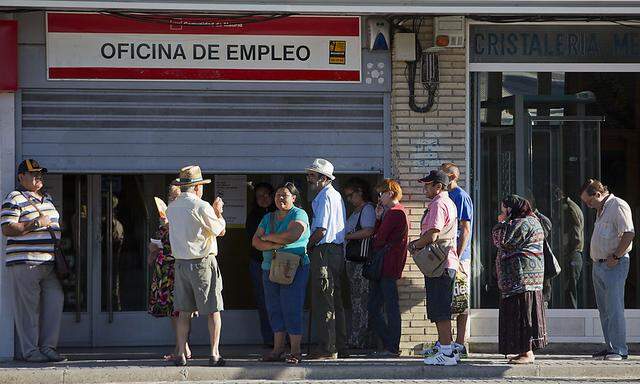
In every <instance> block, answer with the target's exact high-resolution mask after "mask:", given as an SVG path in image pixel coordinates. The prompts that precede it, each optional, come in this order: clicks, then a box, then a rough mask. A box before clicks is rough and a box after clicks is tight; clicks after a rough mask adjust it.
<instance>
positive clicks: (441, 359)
mask: <svg viewBox="0 0 640 384" xmlns="http://www.w3.org/2000/svg"><path fill="white" fill-rule="evenodd" d="M424 363H425V364H426V365H458V362H457V361H456V357H455V353H452V354H451V355H445V354H444V353H443V352H442V351H439V352H438V353H436V354H435V355H433V356H429V357H425V359H424Z"/></svg>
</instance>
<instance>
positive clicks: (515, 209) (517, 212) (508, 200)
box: [502, 194, 533, 219]
mask: <svg viewBox="0 0 640 384" xmlns="http://www.w3.org/2000/svg"><path fill="white" fill-rule="evenodd" d="M502 204H504V206H505V207H507V208H511V214H510V215H509V216H510V218H511V219H518V218H522V217H526V216H529V215H533V210H532V209H531V203H529V200H527V199H525V198H524V197H522V196H518V195H515V194H513V195H508V196H506V197H505V198H504V199H502Z"/></svg>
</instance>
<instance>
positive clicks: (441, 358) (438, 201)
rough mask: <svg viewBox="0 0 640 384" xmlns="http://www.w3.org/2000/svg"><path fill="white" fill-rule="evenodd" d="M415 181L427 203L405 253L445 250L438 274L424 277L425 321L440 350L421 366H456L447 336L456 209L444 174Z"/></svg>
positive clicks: (434, 173) (454, 268) (454, 261)
mask: <svg viewBox="0 0 640 384" xmlns="http://www.w3.org/2000/svg"><path fill="white" fill-rule="evenodd" d="M418 181H419V182H421V183H423V185H424V191H425V194H426V196H427V198H428V199H430V200H431V202H430V203H429V208H428V209H427V210H426V211H425V214H424V215H423V217H422V223H421V226H420V233H421V235H420V238H419V239H417V240H414V241H412V242H411V243H410V244H409V251H410V252H412V253H414V252H415V251H417V250H419V249H422V248H424V247H426V246H428V245H430V244H433V243H436V241H437V242H438V244H439V245H441V246H446V247H447V248H448V250H449V252H448V254H447V259H446V260H445V262H444V263H445V264H444V271H443V273H442V275H441V276H438V277H425V287H426V291H427V318H428V319H429V320H431V322H433V323H436V327H437V329H438V342H439V345H440V347H439V348H437V349H434V351H433V355H431V356H427V357H426V358H425V359H424V363H425V364H427V365H456V364H457V359H456V357H455V355H454V349H453V347H454V346H453V339H452V335H451V304H452V302H453V288H454V283H455V278H456V272H457V270H458V264H459V261H458V253H457V250H456V249H457V247H456V238H457V231H458V214H457V209H456V205H455V204H454V202H453V200H451V199H450V198H449V193H448V192H447V190H448V188H449V176H448V175H447V174H446V173H444V172H442V171H439V170H438V171H431V172H430V173H429V174H428V175H427V176H425V177H423V178H422V179H420V180H418Z"/></svg>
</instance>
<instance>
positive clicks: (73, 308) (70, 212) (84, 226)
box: [45, 174, 92, 346]
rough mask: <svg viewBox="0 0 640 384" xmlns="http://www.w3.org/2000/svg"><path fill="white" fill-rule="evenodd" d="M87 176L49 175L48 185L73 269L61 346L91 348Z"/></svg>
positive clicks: (67, 283)
mask: <svg viewBox="0 0 640 384" xmlns="http://www.w3.org/2000/svg"><path fill="white" fill-rule="evenodd" d="M87 183H88V177H87V176H85V175H60V174H57V175H56V174H49V175H47V176H46V180H45V185H46V187H47V192H48V193H49V194H51V196H52V197H53V199H54V203H55V205H56V208H58V211H59V212H60V215H61V219H60V220H61V222H60V224H61V227H62V240H61V246H62V249H63V252H64V254H65V256H66V258H67V261H68V262H69V265H70V267H71V269H72V273H71V275H70V276H69V278H67V279H65V280H64V281H62V289H63V291H64V309H63V311H64V313H63V316H62V326H61V332H60V345H62V346H67V345H72V346H90V345H91V329H92V328H91V325H92V318H91V311H90V308H91V305H92V296H91V287H90V284H88V282H89V279H88V276H89V270H90V263H89V260H90V257H89V255H90V246H89V245H90V243H89V241H88V239H89V237H90V235H89V229H90V226H91V216H90V215H89V207H88V201H89V196H88V193H87Z"/></svg>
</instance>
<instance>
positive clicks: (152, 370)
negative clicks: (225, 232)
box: [0, 359, 640, 384]
mask: <svg viewBox="0 0 640 384" xmlns="http://www.w3.org/2000/svg"><path fill="white" fill-rule="evenodd" d="M227 362H228V366H226V367H222V368H214V367H207V366H206V363H207V361H206V360H195V361H192V365H190V366H187V367H181V368H178V367H172V366H166V365H158V364H157V362H156V361H153V362H149V365H145V366H140V365H139V364H145V362H141V361H137V362H136V364H138V365H131V361H121V362H95V361H93V362H85V363H82V362H73V363H72V364H76V363H78V364H80V365H81V364H85V365H86V364H88V365H87V366H71V365H70V364H69V363H63V365H58V366H54V367H42V368H35V367H23V366H22V367H2V368H0V384H4V383H7V384H9V383H11V384H13V383H20V384H40V383H43V384H44V383H47V384H56V383H60V384H76V383H78V384H80V383H94V384H102V383H130V382H141V383H142V382H166V381H176V382H180V381H217V380H219V381H225V380H281V381H292V380H352V379H396V380H403V379H406V380H411V379H413V380H415V379H458V378H467V379H469V378H473V379H499V378H543V379H561V378H571V379H576V378H581V379H637V378H639V377H640V364H638V363H637V362H636V361H627V362H619V363H618V362H607V363H608V364H606V365H605V364H597V363H593V362H590V361H560V362H558V361H555V362H552V363H551V362H540V363H536V364H533V365H526V366H513V365H507V364H498V363H493V362H491V361H474V362H470V363H464V364H460V365H458V366H456V367H432V366H425V365H423V364H422V362H421V361H419V360H416V359H411V360H405V361H375V362H371V361H365V362H358V361H347V362H325V363H316V362H311V363H305V362H303V363H302V365H301V366H293V367H292V366H288V365H283V364H280V363H256V362H255V361H247V360H233V359H231V360H227ZM65 364H66V365H65ZM199 364H201V365H199Z"/></svg>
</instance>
